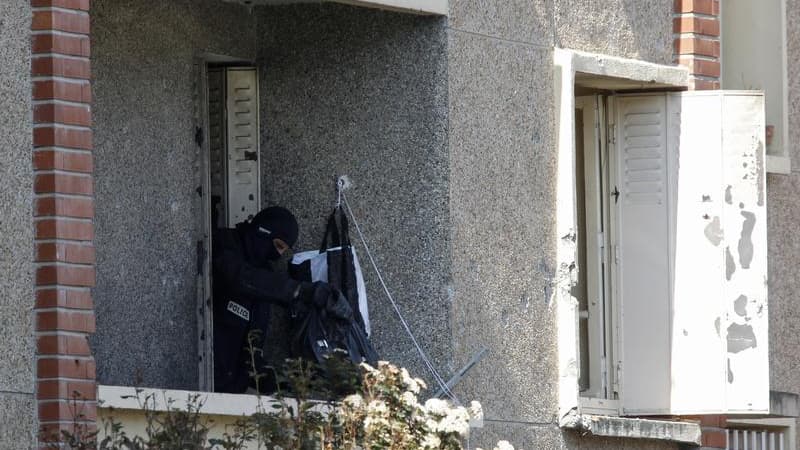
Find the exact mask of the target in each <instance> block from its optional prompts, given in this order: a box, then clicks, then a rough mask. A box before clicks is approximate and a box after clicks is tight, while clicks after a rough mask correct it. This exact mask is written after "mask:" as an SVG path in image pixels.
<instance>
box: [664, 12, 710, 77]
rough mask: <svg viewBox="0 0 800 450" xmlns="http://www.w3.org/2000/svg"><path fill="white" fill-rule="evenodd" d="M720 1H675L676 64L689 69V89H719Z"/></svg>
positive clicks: (673, 23)
mask: <svg viewBox="0 0 800 450" xmlns="http://www.w3.org/2000/svg"><path fill="white" fill-rule="evenodd" d="M719 7H720V5H719V0H675V14H674V17H673V19H672V20H673V22H672V30H673V33H674V36H675V62H676V63H678V64H681V65H683V66H686V67H688V68H689V74H690V75H689V89H692V90H708V89H719V88H720V70H721V67H720V25H721V24H720V16H719Z"/></svg>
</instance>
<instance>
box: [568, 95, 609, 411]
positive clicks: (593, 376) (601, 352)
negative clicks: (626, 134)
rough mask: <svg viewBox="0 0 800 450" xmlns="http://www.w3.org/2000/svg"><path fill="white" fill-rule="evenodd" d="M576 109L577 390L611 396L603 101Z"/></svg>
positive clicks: (579, 102)
mask: <svg viewBox="0 0 800 450" xmlns="http://www.w3.org/2000/svg"><path fill="white" fill-rule="evenodd" d="M575 104H576V111H575V116H576V118H575V124H576V125H575V146H576V151H575V175H576V176H575V180H576V181H575V182H576V186H575V192H576V223H577V230H576V240H577V263H578V279H577V283H576V285H575V286H574V289H573V296H575V297H576V298H577V299H578V303H579V319H580V320H579V335H580V368H581V371H580V377H579V384H580V392H581V395H582V396H584V397H590V398H603V399H608V398H614V395H613V394H614V393H613V392H612V390H611V389H610V386H611V382H612V379H613V376H612V374H611V373H610V370H609V368H608V362H609V361H611V354H612V348H611V346H610V343H611V342H612V340H611V329H612V328H611V324H612V320H611V317H612V316H611V309H610V308H611V305H610V301H609V299H610V296H609V292H608V288H609V286H610V285H609V283H608V282H607V279H608V277H609V272H608V270H609V266H608V264H607V249H608V248H609V243H608V239H609V235H608V233H607V232H606V229H607V228H608V221H609V216H610V211H609V209H608V208H609V203H608V202H607V201H605V197H606V195H607V187H606V186H607V185H608V179H607V178H608V176H609V172H608V163H607V160H608V155H607V154H608V145H607V143H606V142H605V135H606V134H605V132H604V130H605V129H606V127H607V124H606V123H605V121H604V118H605V117H606V116H607V114H606V101H605V98H604V97H601V96H587V97H578V98H577V99H576V103H575Z"/></svg>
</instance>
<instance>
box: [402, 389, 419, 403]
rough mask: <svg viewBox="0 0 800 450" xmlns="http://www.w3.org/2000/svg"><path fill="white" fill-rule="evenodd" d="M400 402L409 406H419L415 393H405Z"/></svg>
mask: <svg viewBox="0 0 800 450" xmlns="http://www.w3.org/2000/svg"><path fill="white" fill-rule="evenodd" d="M400 401H401V402H403V404H405V405H407V406H417V396H416V395H414V393H413V392H408V391H406V392H403V395H401V396H400Z"/></svg>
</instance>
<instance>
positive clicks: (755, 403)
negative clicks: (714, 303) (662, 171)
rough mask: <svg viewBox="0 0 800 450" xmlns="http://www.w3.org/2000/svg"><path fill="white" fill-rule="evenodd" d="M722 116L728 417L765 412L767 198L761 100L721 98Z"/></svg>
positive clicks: (738, 96)
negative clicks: (728, 254)
mask: <svg viewBox="0 0 800 450" xmlns="http://www.w3.org/2000/svg"><path fill="white" fill-rule="evenodd" d="M719 100H720V101H721V107H720V109H721V110H722V111H723V114H722V148H723V174H724V178H723V184H724V186H725V190H726V192H725V199H724V203H723V215H724V217H725V227H726V230H725V250H726V259H727V258H728V256H727V251H728V249H730V259H728V260H727V261H728V262H726V266H729V267H730V268H729V269H726V277H725V278H724V279H723V283H724V297H723V301H724V304H725V305H726V309H725V317H724V318H723V321H722V335H723V337H724V339H725V342H726V344H727V353H726V357H727V361H726V366H727V367H726V368H725V380H726V383H727V384H726V386H727V391H726V400H727V411H728V412H768V411H769V346H768V345H767V336H768V332H767V325H768V318H767V212H766V211H767V208H766V203H767V196H766V174H765V168H764V160H765V136H764V134H765V131H764V130H765V123H764V122H765V120H764V97H763V95H761V94H753V93H745V92H739V93H729V94H726V95H722V96H720V97H719ZM728 271H730V272H731V273H730V277H728V276H727V273H728Z"/></svg>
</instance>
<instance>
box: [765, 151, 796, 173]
mask: <svg viewBox="0 0 800 450" xmlns="http://www.w3.org/2000/svg"><path fill="white" fill-rule="evenodd" d="M766 169H767V173H775V174H781V175H789V174H790V173H792V161H791V159H790V158H789V157H788V156H779V155H767V167H766Z"/></svg>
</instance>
